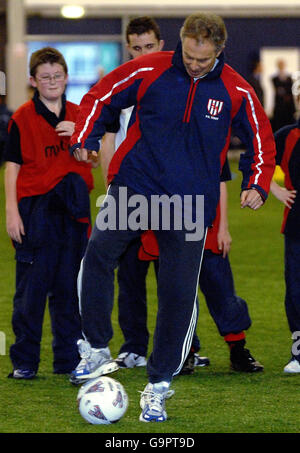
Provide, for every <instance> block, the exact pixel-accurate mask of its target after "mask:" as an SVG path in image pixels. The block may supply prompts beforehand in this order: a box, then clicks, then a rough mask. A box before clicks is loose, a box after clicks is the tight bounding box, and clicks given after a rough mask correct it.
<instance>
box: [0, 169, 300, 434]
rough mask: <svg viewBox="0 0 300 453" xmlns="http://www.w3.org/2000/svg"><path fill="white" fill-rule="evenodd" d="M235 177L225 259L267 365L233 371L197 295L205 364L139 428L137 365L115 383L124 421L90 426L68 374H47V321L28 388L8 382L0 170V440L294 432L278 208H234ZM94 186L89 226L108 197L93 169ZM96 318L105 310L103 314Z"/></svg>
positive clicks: (254, 345)
mask: <svg viewBox="0 0 300 453" xmlns="http://www.w3.org/2000/svg"><path fill="white" fill-rule="evenodd" d="M231 169H232V172H233V176H234V179H233V180H232V181H231V182H229V183H228V191H229V221H230V232H231V235H232V238H233V244H232V250H231V253H230V260H231V264H232V269H233V274H234V279H235V286H236V292H237V294H238V295H239V296H240V297H242V298H244V299H245V300H246V301H247V303H248V307H249V311H250V315H251V318H252V327H251V328H250V329H249V331H248V332H247V347H249V349H250V351H251V353H252V354H253V355H254V357H255V358H257V359H258V360H259V361H260V362H261V363H263V364H264V366H265V371H264V372H263V373H259V374H254V375H250V374H248V375H246V374H241V373H236V372H233V371H231V370H230V367H229V352H228V348H227V345H226V344H225V343H224V340H223V338H222V337H220V335H219V333H218V331H217V329H216V326H215V324H214V322H213V321H212V319H211V317H210V315H209V313H208V311H207V308H206V304H205V301H204V299H203V296H202V295H201V293H200V316H199V321H198V327H197V332H198V334H199V336H200V339H201V344H202V349H201V355H206V356H208V357H209V358H210V360H211V365H210V366H209V367H207V368H198V369H197V370H196V371H195V373H194V374H193V375H191V376H182V377H176V378H175V379H174V381H173V388H174V389H175V395H174V396H173V397H172V398H171V399H170V400H168V401H167V405H166V407H167V413H168V417H169V418H168V420H167V421H166V422H165V423H148V424H146V423H140V422H139V421H138V417H139V413H140V408H139V397H140V394H139V393H138V392H139V391H141V390H143V388H144V386H145V385H146V383H147V376H146V370H145V369H143V368H137V369H128V370H119V371H117V372H115V373H114V374H112V375H111V376H112V377H114V378H115V379H117V380H119V381H120V382H121V383H122V384H123V385H124V387H125V389H126V391H127V393H128V396H129V408H128V411H127V412H126V414H125V416H124V417H123V418H122V419H121V420H120V421H119V422H118V423H115V424H113V425H108V426H103V425H102V426H95V425H89V424H88V423H86V422H85V421H84V420H83V419H82V418H81V416H80V414H79V412H78V409H77V403H76V395H77V391H78V388H77V387H75V386H72V385H71V384H70V383H69V381H68V377H67V376H59V375H54V374H52V351H51V341H52V338H51V327H50V324H49V316H48V313H46V315H45V322H44V330H43V340H42V349H41V363H40V368H39V372H38V377H37V378H36V379H34V380H32V381H27V382H26V381H15V380H13V379H7V375H8V373H9V372H10V371H11V363H10V360H9V346H10V344H11V343H12V342H13V333H12V330H11V312H12V298H13V294H14V256H13V249H12V246H11V244H10V240H9V239H8V236H7V234H6V231H5V202H4V190H3V168H2V169H1V170H0V184H1V186H0V187H1V189H0V200H1V209H2V214H1V220H0V222H1V223H0V237H1V241H0V257H1V258H0V274H1V280H0V331H1V332H4V334H5V337H6V354H5V355H0V409H1V410H0V433H16V432H17V433H296V432H298V430H299V421H298V420H299V417H298V414H299V400H300V393H299V384H300V376H297V375H296V376H288V375H284V374H283V367H284V365H285V364H286V362H287V361H288V359H289V356H290V346H291V339H290V338H291V334H290V332H289V329H288V325H287V321H286V316H285V311H284V279H283V238H282V235H281V234H280V232H279V231H280V224H281V219H282V211H283V207H282V205H280V203H279V202H278V201H277V200H276V199H275V198H274V197H273V196H272V195H270V196H269V199H268V201H267V203H266V205H265V206H264V207H263V208H262V209H260V210H259V211H258V212H253V211H251V210H249V209H244V210H242V209H240V207H239V193H240V179H241V176H240V173H239V172H238V170H237V163H236V162H231ZM94 174H95V181H96V188H95V190H94V191H93V193H92V195H91V206H92V210H93V219H95V213H96V199H97V196H98V195H100V194H103V193H104V189H103V183H102V178H101V170H100V169H97V170H95V171H94ZM147 287H148V307H149V310H148V311H149V320H148V328H149V330H150V332H151V337H150V345H149V350H151V344H152V334H153V330H154V325H155V317H156V311H157V300H156V282H155V277H154V272H153V268H152V266H151V268H150V271H149V275H148V278H147ZM99 315H100V316H101V313H100V314H99ZM113 327H114V337H113V339H112V341H111V343H110V348H111V352H112V354H113V355H114V356H116V355H117V353H118V349H119V347H120V345H121V343H122V334H121V332H120V329H119V326H118V321H117V307H116V304H115V307H114V311H113Z"/></svg>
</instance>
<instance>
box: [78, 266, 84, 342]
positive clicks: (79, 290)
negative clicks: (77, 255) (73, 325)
mask: <svg viewBox="0 0 300 453" xmlns="http://www.w3.org/2000/svg"><path fill="white" fill-rule="evenodd" d="M83 260H84V258H82V260H81V263H80V269H79V272H78V276H77V295H78V306H79V314H80V316H81V291H82V271H83ZM81 333H82V336H83V338H84V339H85V340H86V336H85V335H84V333H83V331H81Z"/></svg>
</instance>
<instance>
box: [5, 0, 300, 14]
mask: <svg viewBox="0 0 300 453" xmlns="http://www.w3.org/2000/svg"><path fill="white" fill-rule="evenodd" d="M2 1H3V0H0V4H1V3H2ZM7 1H9V0H7ZM23 1H24V5H25V8H26V10H27V12H28V14H40V15H43V16H50V17H51V16H59V14H60V8H61V7H62V6H63V5H74V4H75V5H81V6H83V7H84V8H85V10H86V17H103V16H111V15H114V16H116V15H117V16H124V15H125V16H126V15H136V14H138V15H142V14H151V15H158V16H169V17H170V16H186V15H188V14H190V13H191V12H193V11H195V10H199V9H201V10H209V11H214V12H217V13H219V14H221V15H223V16H228V15H230V16H235V15H239V16H248V17H249V16H273V17H274V16H286V17H291V16H294V17H295V15H297V16H299V15H300V0H248V1H247V0H184V1H183V0H151V1H150V0H64V1H62V0H23Z"/></svg>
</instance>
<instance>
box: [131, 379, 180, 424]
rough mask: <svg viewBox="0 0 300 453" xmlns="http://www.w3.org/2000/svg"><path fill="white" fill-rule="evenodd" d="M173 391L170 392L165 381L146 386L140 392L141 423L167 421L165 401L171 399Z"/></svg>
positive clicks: (168, 384)
mask: <svg viewBox="0 0 300 453" xmlns="http://www.w3.org/2000/svg"><path fill="white" fill-rule="evenodd" d="M174 393H175V392H174V390H170V383H169V382H166V381H162V382H158V383H155V384H151V383H149V384H147V385H146V387H145V389H144V391H143V392H141V399H140V407H141V409H142V413H141V414H140V418H139V420H140V421H141V422H146V423H148V422H164V421H166V420H167V413H166V410H165V400H166V399H168V398H171V396H172V395H173V394H174Z"/></svg>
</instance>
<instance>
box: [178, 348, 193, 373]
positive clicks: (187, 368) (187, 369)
mask: <svg viewBox="0 0 300 453" xmlns="http://www.w3.org/2000/svg"><path fill="white" fill-rule="evenodd" d="M194 371H195V354H194V352H189V354H188V356H187V358H186V359H185V362H184V364H183V367H182V368H181V371H180V373H179V374H180V375H186V374H193V373H194Z"/></svg>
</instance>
